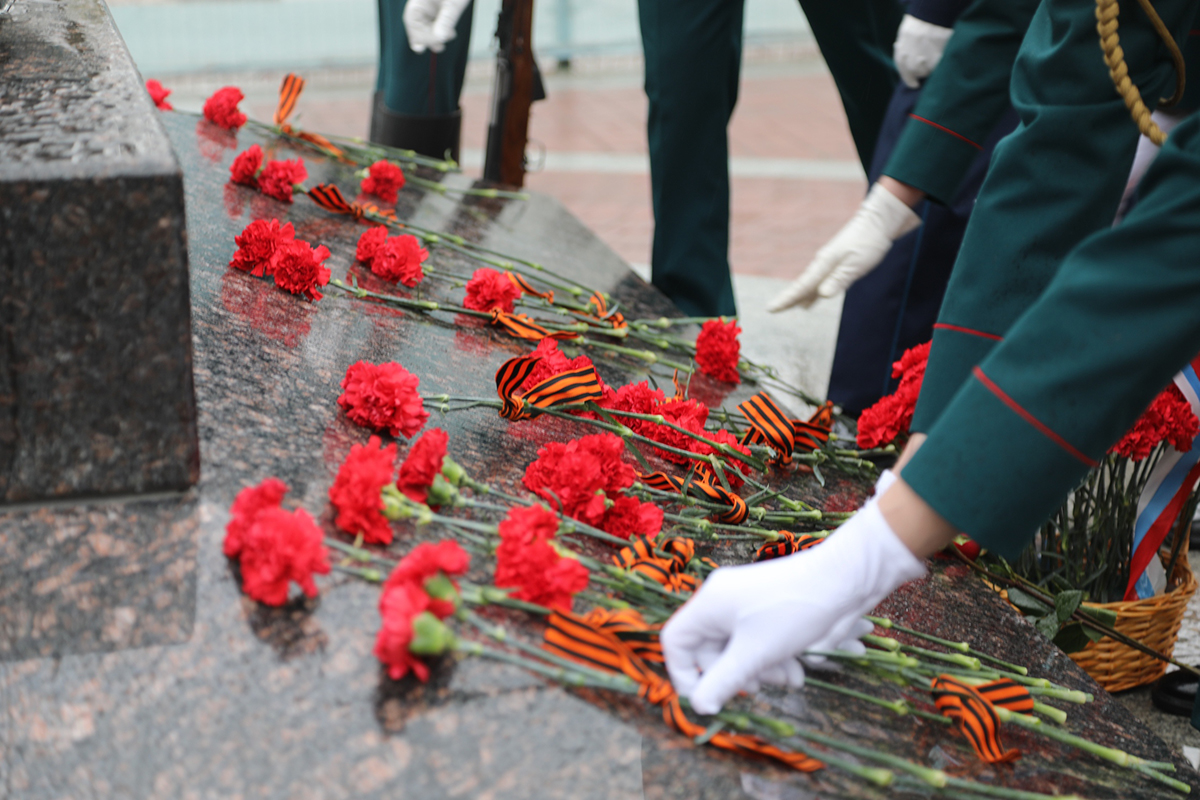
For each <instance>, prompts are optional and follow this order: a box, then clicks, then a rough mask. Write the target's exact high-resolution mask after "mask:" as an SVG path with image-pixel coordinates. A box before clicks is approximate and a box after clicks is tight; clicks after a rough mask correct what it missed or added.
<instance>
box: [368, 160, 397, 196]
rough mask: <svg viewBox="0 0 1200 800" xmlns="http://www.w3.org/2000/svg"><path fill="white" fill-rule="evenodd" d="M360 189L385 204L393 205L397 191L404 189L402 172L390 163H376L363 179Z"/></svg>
mask: <svg viewBox="0 0 1200 800" xmlns="http://www.w3.org/2000/svg"><path fill="white" fill-rule="evenodd" d="M360 188H361V189H362V191H363V192H365V193H366V194H373V195H375V196H376V197H378V198H379V199H381V200H383V202H385V203H394V202H396V200H397V199H398V198H399V194H398V193H399V191H400V190H401V189H403V188H404V171H403V170H401V169H400V167H398V166H396V165H395V164H393V163H392V162H390V161H376V162H375V163H374V164H372V165H371V169H370V170H369V174H368V176H367V177H366V178H363V180H362V183H361V184H360Z"/></svg>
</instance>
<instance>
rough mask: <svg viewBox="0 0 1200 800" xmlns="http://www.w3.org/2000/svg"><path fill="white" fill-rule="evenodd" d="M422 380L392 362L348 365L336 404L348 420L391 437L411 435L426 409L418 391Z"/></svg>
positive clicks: (417, 427) (416, 429) (421, 420)
mask: <svg viewBox="0 0 1200 800" xmlns="http://www.w3.org/2000/svg"><path fill="white" fill-rule="evenodd" d="M420 382H421V380H420V378H418V377H417V376H416V375H413V374H412V373H411V372H409V371H408V370H406V369H405V368H404V367H402V366H400V365H399V364H396V363H395V362H390V361H389V362H387V363H384V364H372V363H370V362H369V361H359V362H358V363H357V364H351V365H350V368H349V369H347V370H346V377H345V378H343V379H342V390H343V391H342V396H341V397H339V398H338V405H340V406H341V407H342V408H344V409H345V410H346V416H348V417H349V418H350V419H351V421H353V422H355V423H357V424H359V425H362V426H364V427H367V428H373V429H374V430H386V431H389V432H390V433H391V434H392V436H404V437H406V438H407V437H411V436H412V435H413V434H415V433H416V432H417V431H419V430H421V428H422V427H423V426H424V425H425V420H427V419H429V412H428V411H426V410H425V408H424V405H423V404H422V402H421V395H419V394H417V386H418V385H419V384H420Z"/></svg>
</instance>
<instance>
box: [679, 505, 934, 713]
mask: <svg viewBox="0 0 1200 800" xmlns="http://www.w3.org/2000/svg"><path fill="white" fill-rule="evenodd" d="M924 574H925V562H924V561H923V560H922V559H919V558H917V557H916V556H914V555H913V554H912V553H911V552H910V551H909V550H908V548H907V547H905V545H904V544H903V543H902V542H901V541H900V540H899V539H898V538H896V534H895V533H893V532H892V529H891V527H890V526H889V525H888V524H887V521H886V520H885V519H884V518H883V515H882V514H881V513H880V512H879V507H878V503H877V502H875V501H874V500H872V501H871V502H869V503H867V505H866V506H864V507H863V509H862V510H861V511H859V512H858V513H857V514H855V515H854V516H853V517H851V518H850V520H849V521H848V522H846V524H844V525H843V526H842V527H841V528H839V529H838V530H837V531H835V532H834V533H833V534H831V535H830V537H829V538H828V540H826V541H824V542H822V543H821V544H819V545H817V546H816V547H812V548H809V549H808V550H804V551H802V552H799V553H796V554H794V555H790V556H787V557H786V558H777V559H773V560H771V561H764V562H761V563H758V564H747V565H744V566H738V567H723V568H721V569H718V570H716V571H715V572H713V573H712V574H711V575H709V576H708V579H707V580H705V581H704V583H703V584H702V585H701V587H700V589H699V590H698V591H697V592H696V594H695V596H693V597H692V599H691V600H689V601H688V602H687V603H686V604H685V605H684V606H683V608H681V609H679V611H677V612H676V613H675V616H673V617H671V619H670V620H668V622H667V624H666V626H664V627H663V630H662V635H661V636H660V641H661V642H662V648H663V655H664V657H665V658H666V662H667V671H668V672H669V673H670V675H671V682H672V684H674V686H675V690H676V691H677V692H679V693H680V694H682V695H686V696H688V697H689V698H690V700H691V703H692V708H694V709H695V710H696V711H697V712H698V713H700V714H715V713H716V712H717V711H719V710H720V708H721V706H723V705H724V704H725V702H726V701H727V700H729V698H731V697H733V696H734V695H735V694H737V693H738V692H740V691H754V690H756V689H757V688H758V684H759V683H762V682H783V681H784V680H786V682H787V683H788V684H790V685H799V684H802V683H803V679H804V671H803V668H802V667H801V666H800V664H799V663H798V662H797V660H796V659H797V657H798V656H800V655H801V654H803V653H804V652H805V651H806V650H832V649H840V648H842V647H844V646H845V645H846V643H847V642H846V640H847V639H851V638H856V637H855V634H856V633H857V634H858V635H861V633H862V632H864V631H863V627H862V619H861V617H862V615H863V614H864V613H866V612H867V611H870V610H871V609H872V608H874V607H875V606H876V605H877V604H878V603H879V601H880V600H882V599H883V598H884V597H886V596H887V595H888V594H889V593H891V591H892V590H893V589H895V588H896V587H897V586H899V585H900V584H902V583H904V582H906V581H909V580H913V579H914V578H919V577H921V576H922V575H924ZM860 646H861V645H860ZM701 672H703V675H701Z"/></svg>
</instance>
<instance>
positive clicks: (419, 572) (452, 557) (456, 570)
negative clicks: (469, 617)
mask: <svg viewBox="0 0 1200 800" xmlns="http://www.w3.org/2000/svg"><path fill="white" fill-rule="evenodd" d="M470 561H471V557H470V556H469V555H467V551H466V550H463V549H462V547H460V546H459V544H458V542H455V541H451V540H446V541H442V542H438V543H437V544H431V543H430V542H422V543H421V544H419V545H417V546H416V547H414V548H413V550H412V552H411V553H409V554H408V555H406V556H405V557H404V558H402V559H400V562H399V563H398V564H396V566H395V567H394V568H393V569H392V574H391V575H389V576H388V578H387V580H386V581H385V582H384V584H383V591H385V592H386V591H388V590H389V589H392V588H394V587H397V586H402V585H404V584H414V585H417V586H420V587H422V591H425V583H426V581H428V580H429V579H430V578H436V577H437V576H439V575H445V576H446V577H447V578H451V579H453V578H456V577H458V576H460V575H465V574H466V572H467V567H468V566H469V564H470ZM450 584H451V585H452V586H453V587H454V589H455V591H457V590H458V583H457V581H454V580H451V581H450ZM426 593H427V594H428V592H426ZM426 608H427V609H428V611H429V612H430V613H432V614H433V615H435V616H436V617H438V618H439V619H445V618H446V617H448V616H450V615H451V614H453V613H454V610H455V604H454V602H453V601H449V600H445V599H439V598H435V597H430V598H429V601H428V603H427V604H426Z"/></svg>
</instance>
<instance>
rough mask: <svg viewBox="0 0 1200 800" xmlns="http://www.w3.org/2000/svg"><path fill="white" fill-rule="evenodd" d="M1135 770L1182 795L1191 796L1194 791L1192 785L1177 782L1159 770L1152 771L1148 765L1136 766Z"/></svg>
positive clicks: (1134, 766)
mask: <svg viewBox="0 0 1200 800" xmlns="http://www.w3.org/2000/svg"><path fill="white" fill-rule="evenodd" d="M1133 770H1134V771H1135V772H1140V773H1141V774H1143V775H1145V776H1146V777H1147V778H1150V779H1151V780H1155V781H1158V782H1159V783H1165V784H1166V785H1167V786H1170V787H1171V788H1172V789H1174V790H1175V791H1177V792H1179V793H1181V794H1190V793H1191V791H1192V787H1191V785H1189V784H1186V783H1184V782H1183V781H1177V780H1175V779H1174V778H1172V777H1169V776H1167V775H1163V774H1162V773H1161V772H1159V771H1158V770H1155V769H1151V768H1150V766H1149V765H1148V764H1134V765H1133Z"/></svg>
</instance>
